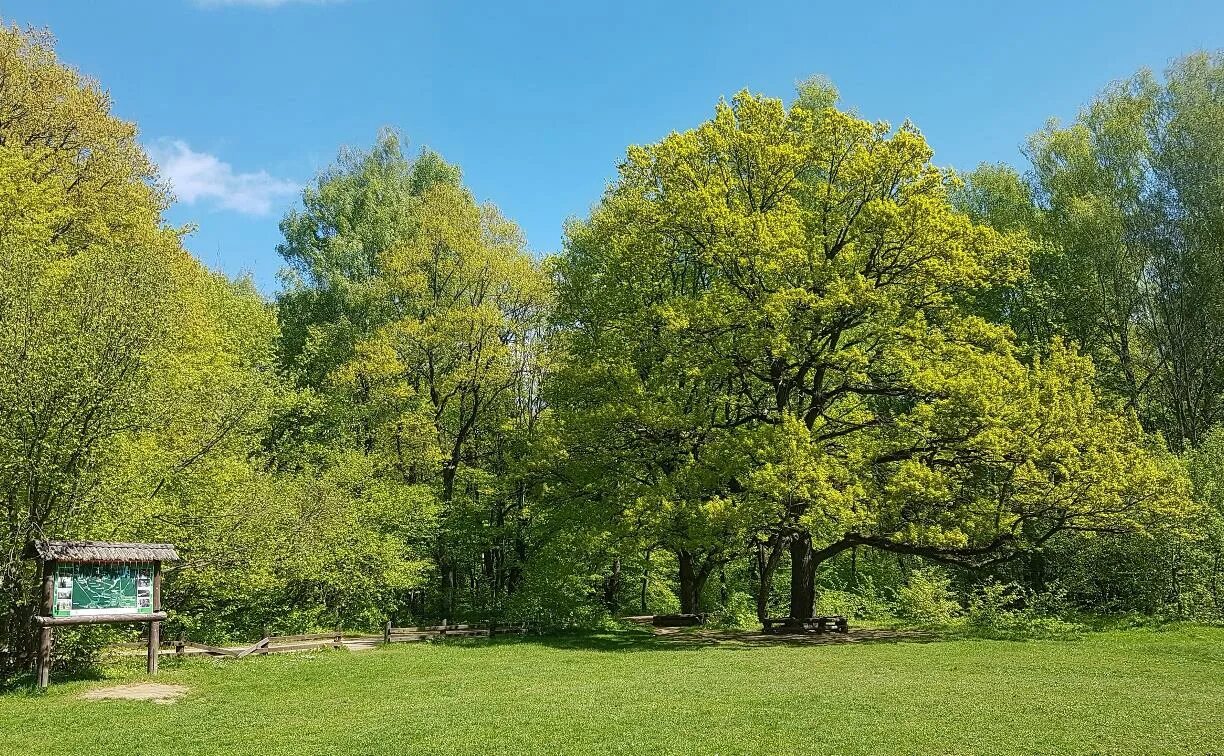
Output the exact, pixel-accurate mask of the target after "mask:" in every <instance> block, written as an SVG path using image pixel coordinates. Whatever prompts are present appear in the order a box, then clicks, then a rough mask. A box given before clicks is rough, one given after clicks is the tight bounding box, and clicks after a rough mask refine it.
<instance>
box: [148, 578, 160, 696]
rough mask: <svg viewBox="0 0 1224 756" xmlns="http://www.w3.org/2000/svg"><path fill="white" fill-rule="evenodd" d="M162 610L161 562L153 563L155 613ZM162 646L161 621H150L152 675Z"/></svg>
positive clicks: (150, 669) (150, 664) (149, 667)
mask: <svg viewBox="0 0 1224 756" xmlns="http://www.w3.org/2000/svg"><path fill="white" fill-rule="evenodd" d="M160 611H161V562H154V563H153V613H154V614H156V613H157V612H160ZM160 646H161V623H160V622H150V623H149V664H148V670H149V674H150V675H155V674H157V650H158V648H159V647H160Z"/></svg>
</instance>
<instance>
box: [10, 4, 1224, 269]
mask: <svg viewBox="0 0 1224 756" xmlns="http://www.w3.org/2000/svg"><path fill="white" fill-rule="evenodd" d="M0 16H3V18H4V19H5V20H6V21H8V22H10V23H13V22H15V23H18V24H21V25H35V26H47V27H50V28H51V30H52V31H53V32H54V33H55V35H56V37H57V38H58V40H59V47H58V50H59V54H60V57H61V58H62V59H63V60H65V61H67V62H69V63H71V64H72V65H75V66H76V67H78V68H79V69H81V70H82V71H84V72H86V73H88V74H90V75H92V76H94V77H96V78H98V79H100V80H101V81H102V83H103V84H104V85H105V86H106V87H107V88H109V89H110V91H111V93H112V96H113V98H114V102H115V111H116V112H117V113H118V114H119V115H120V116H122V117H124V118H127V119H130V120H134V121H136V122H137V123H138V124H139V126H140V128H141V134H142V140H143V141H144V142H145V143H146V144H147V145H148V146H149V148H150V150H151V151H152V153H153V154H154V155H155V156H156V157H157V158H158V160H159V161H160V162H161V163H162V166H163V170H164V172H165V173H166V174H167V175H168V176H169V177H170V179H171V180H172V181H173V182H174V184H175V187H176V192H177V194H178V195H179V198H180V201H179V203H178V204H177V205H176V206H175V207H174V208H173V209H172V211H171V217H170V220H171V221H172V222H174V223H186V222H194V223H196V224H197V225H198V226H199V230H198V232H197V233H196V234H195V235H194V236H192V237H191V238H190V239H189V241H188V246H189V247H190V248H191V249H192V251H193V252H195V253H196V254H197V255H198V256H199V257H200V258H201V259H202V260H204V261H205V262H206V263H208V264H209V265H210V266H213V267H218V268H221V269H223V270H225V271H226V272H227V273H230V274H239V273H243V272H247V273H251V274H252V275H254V277H255V280H256V282H257V283H258V285H259V286H260V288H261V289H262V290H263V291H265V292H267V293H272V292H274V291H275V289H276V286H277V283H276V271H277V269H278V268H279V267H280V260H279V258H278V257H277V255H276V252H275V247H276V243H277V241H278V240H279V236H280V235H279V232H278V230H277V223H278V221H279V219H280V217H281V215H282V214H283V213H284V212H285V210H286V209H287V208H289V207H290V206H292V204H293V202H295V199H296V193H297V189H298V187H300V186H301V185H302V184H303V183H305V182H308V181H309V180H310V179H311V178H312V177H313V176H314V175H315V173H316V172H317V171H318V170H320V169H321V168H323V167H325V166H326V165H327V164H328V163H330V162H331V161H332V159H333V158H334V157H335V155H336V152H337V151H338V149H339V148H340V146H341V145H352V146H368V145H369V144H371V143H372V142H373V140H374V138H375V135H376V134H377V132H378V129H379V128H380V127H382V126H388V125H389V126H394V127H396V128H398V129H400V130H401V131H402V132H403V134H404V135H405V136H406V137H407V138H408V140H409V142H410V145H411V146H412V147H413V148H416V147H420V146H429V147H431V148H433V149H436V150H438V151H439V152H441V153H442V155H443V156H444V157H446V158H447V159H448V160H451V161H454V162H458V163H459V164H460V165H461V166H462V168H463V171H464V176H465V179H466V181H467V182H468V184H469V186H470V187H471V188H472V189H473V191H474V192H475V193H476V195H477V196H478V197H479V198H480V199H482V200H486V201H492V202H494V203H496V204H497V205H498V206H500V207H501V209H502V211H503V212H504V213H505V214H506V215H507V216H509V217H511V218H513V219H514V220H516V221H517V222H518V223H519V224H520V225H521V226H522V227H523V229H524V231H525V233H526V236H527V239H528V243H529V245H530V247H531V248H532V249H533V250H534V251H536V252H539V253H546V252H549V251H552V250H555V249H557V248H558V247H559V246H560V243H561V228H562V223H563V222H564V220H565V219H566V218H567V217H569V216H574V215H583V214H585V213H586V211H587V210H588V209H589V208H590V206H591V204H592V203H594V202H595V201H596V200H597V199H598V198H599V195H600V193H601V192H602V190H603V187H604V185H605V183H606V182H607V181H608V179H609V178H611V176H612V175H613V173H614V170H615V165H616V163H617V161H618V160H619V159H620V157H621V156H622V155H623V154H624V150H625V147H626V146H627V145H629V144H633V143H644V142H651V141H654V140H657V139H659V138H660V137H662V136H664V135H665V134H666V133H667V132H668V131H671V130H673V129H677V130H678V129H685V128H689V127H691V126H693V125H695V124H697V123H699V122H700V121H701V120H703V119H705V118H707V117H708V116H709V115H710V113H711V111H712V108H713V105H714V103H715V102H716V101H717V99H718V98H719V97H720V96H723V95H730V94H733V93H734V92H736V91H738V90H739V89H741V88H744V87H747V88H750V89H752V90H754V91H757V92H763V93H765V94H768V95H772V96H778V97H784V98H788V99H789V98H790V96H791V94H792V92H793V87H794V83H795V81H797V80H799V79H802V78H805V77H807V76H809V75H811V74H815V73H822V74H825V75H827V76H829V77H830V78H831V79H832V80H833V81H834V83H835V84H836V85H837V86H838V88H839V89H840V90H841V92H842V98H843V104H845V105H848V106H851V107H854V108H856V109H858V110H859V112H860V113H862V114H863V115H865V116H867V117H870V118H873V119H886V120H889V121H892V122H893V123H899V122H900V121H901V120H903V119H905V118H910V119H912V120H913V121H914V122H915V123H917V124H918V126H919V127H920V128H921V129H922V131H923V132H924V133H925V134H926V136H927V138H928V140H929V141H930V142H931V144H932V145H933V146H934V148H935V151H936V157H935V160H936V162H937V163H939V164H941V165H950V166H954V167H957V168H960V169H968V168H972V167H973V166H974V165H976V164H977V163H979V162H981V161H999V160H1004V161H1011V162H1019V161H1020V159H1021V158H1020V155H1019V147H1020V145H1021V144H1022V143H1023V141H1024V139H1025V137H1026V135H1028V134H1029V133H1031V132H1032V131H1034V130H1036V129H1037V128H1039V127H1041V125H1042V124H1043V123H1044V122H1045V121H1046V120H1047V119H1048V118H1050V117H1052V116H1057V117H1060V118H1063V119H1066V118H1069V117H1072V116H1074V114H1075V112H1076V110H1077V109H1078V108H1079V106H1080V105H1081V104H1083V103H1084V102H1085V101H1086V100H1087V99H1089V98H1090V97H1091V96H1092V95H1093V93H1095V92H1096V91H1098V90H1099V89H1100V88H1101V87H1103V86H1104V85H1105V84H1107V83H1108V82H1110V81H1112V80H1115V79H1118V78H1122V77H1125V76H1128V75H1130V74H1131V73H1132V72H1134V71H1135V70H1137V69H1138V68H1140V67H1143V66H1147V67H1152V68H1155V69H1161V68H1163V67H1164V66H1165V65H1166V64H1167V62H1168V61H1169V60H1170V59H1172V58H1174V57H1176V56H1178V55H1181V54H1183V53H1186V52H1189V51H1192V50H1195V49H1217V48H1221V47H1224V2H1219V0H1215V1H1213V2H1208V1H1207V0H1198V1H1192V0H1183V1H1177V0H1169V1H1167V2H1132V1H1128V0H1115V1H1114V2H1099V3H1076V2H1071V1H1070V0H1063V1H1062V2H987V1H985V0H983V1H981V2H933V1H932V2H908V3H897V4H895V5H890V4H888V3H881V2H877V3H870V4H868V3H851V2H838V3H821V2H807V3H783V2H779V3H766V2H738V3H720V2H684V3H681V2H674V3H664V2H637V0H625V1H623V2H607V3H589V4H583V5H579V4H577V3H575V4H561V3H532V2H520V3H515V2H488V3H485V2H475V1H470V2H435V3H426V2H402V1H399V0H333V1H331V2H325V1H320V0H315V1H313V2H311V1H309V0H147V1H145V0H142V1H138V2H137V1H133V2H99V1H97V0H0Z"/></svg>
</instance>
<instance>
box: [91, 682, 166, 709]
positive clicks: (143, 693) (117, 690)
mask: <svg viewBox="0 0 1224 756" xmlns="http://www.w3.org/2000/svg"><path fill="white" fill-rule="evenodd" d="M185 695H187V688H185V687H184V686H182V685H165V684H162V683H132V684H130V685H113V686H111V687H109V688H94V689H92V690H87V691H85V692H84V693H82V694H81V698H87V699H90V700H92V701H99V700H103V699H118V700H123V701H153V702H154V703H160V704H171V703H174V702H175V701H178V700H179V699H180V698H182V697H183V696H185Z"/></svg>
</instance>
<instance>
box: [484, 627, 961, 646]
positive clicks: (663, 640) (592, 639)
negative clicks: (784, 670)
mask: <svg viewBox="0 0 1224 756" xmlns="http://www.w3.org/2000/svg"><path fill="white" fill-rule="evenodd" d="M941 640H945V638H944V637H942V636H941V635H939V634H938V633H933V632H927V631H922V630H892V629H874V628H861V629H854V630H851V631H850V632H849V633H799V634H785V635H771V634H765V633H763V632H761V631H759V630H755V631H754V630H727V629H714V628H658V629H654V628H643V627H627V628H624V629H615V630H586V631H581V630H574V631H569V632H556V633H546V634H542V635H522V636H507V637H499V638H496V639H495V640H494V641H493V642H494V643H497V644H532V645H539V646H547V647H549V648H558V649H566V650H578V651H622V652H623V651H686V650H688V651H691V650H695V649H722V650H729V651H735V650H739V651H742V650H745V649H753V648H778V647H792V648H799V647H817V646H841V645H856V644H875V643H932V642H936V641H941Z"/></svg>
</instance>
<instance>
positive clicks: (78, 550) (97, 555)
mask: <svg viewBox="0 0 1224 756" xmlns="http://www.w3.org/2000/svg"><path fill="white" fill-rule="evenodd" d="M26 557H27V558H29V559H43V560H51V559H54V560H56V561H59V562H95V563H96V562H177V561H178V560H179V555H178V552H177V551H175V550H174V546H173V545H171V544H168V543H115V542H113V541H34V542H32V543H30V544H29V546H27V547H26Z"/></svg>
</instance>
